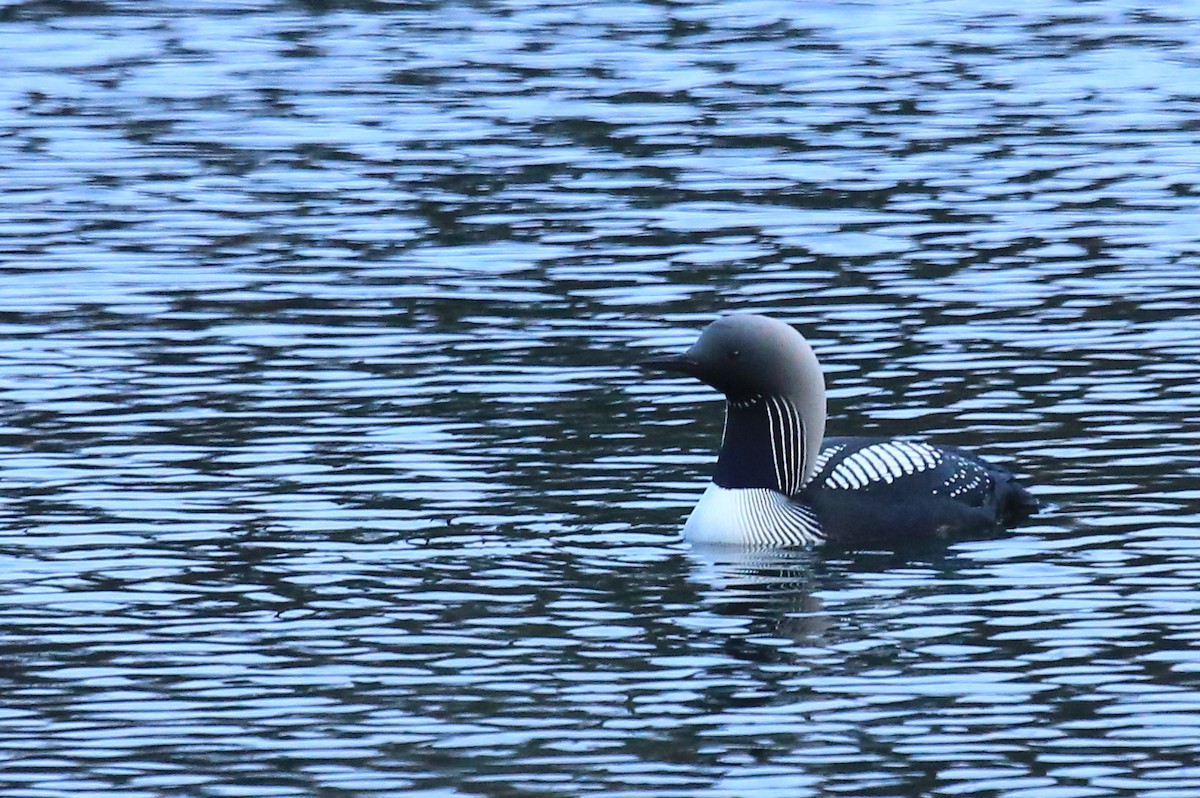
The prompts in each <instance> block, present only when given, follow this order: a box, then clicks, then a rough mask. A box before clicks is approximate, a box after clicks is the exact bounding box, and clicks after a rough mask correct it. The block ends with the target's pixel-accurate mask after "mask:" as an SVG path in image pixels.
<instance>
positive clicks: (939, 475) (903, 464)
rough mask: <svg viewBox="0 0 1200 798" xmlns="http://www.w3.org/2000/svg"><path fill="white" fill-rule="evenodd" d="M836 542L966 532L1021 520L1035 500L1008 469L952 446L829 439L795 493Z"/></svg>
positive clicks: (976, 532) (892, 542)
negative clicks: (808, 475) (801, 486)
mask: <svg viewBox="0 0 1200 798" xmlns="http://www.w3.org/2000/svg"><path fill="white" fill-rule="evenodd" d="M796 498H797V499H798V500H799V501H800V502H802V503H804V504H806V505H808V506H810V507H812V509H813V510H814V511H815V512H816V514H817V517H818V519H819V520H820V522H821V528H822V530H823V532H824V533H825V535H826V537H827V539H828V540H829V541H830V542H832V543H835V544H838V543H841V544H846V545H860V544H872V543H879V544H887V545H889V546H894V545H896V544H903V543H905V542H907V541H910V540H911V541H913V542H917V541H920V540H928V539H930V538H970V537H977V536H980V535H985V534H988V533H991V532H994V531H996V530H997V529H998V528H1002V527H1006V526H1010V525H1012V524H1015V523H1018V522H1019V521H1021V520H1023V519H1024V518H1026V517H1028V516H1029V515H1031V514H1032V513H1034V512H1036V511H1037V500H1036V499H1035V498H1034V497H1033V496H1032V495H1031V494H1030V493H1029V491H1027V490H1026V489H1025V488H1024V487H1022V486H1021V485H1020V484H1019V483H1017V481H1016V479H1015V478H1014V477H1013V475H1012V474H1011V473H1009V472H1008V471H1007V470H1005V469H1003V468H1000V467H999V466H995V465H992V464H991V463H988V462H986V461H984V460H981V459H979V458H978V457H975V456H974V455H971V454H968V453H967V452H963V451H960V450H958V449H953V448H949V447H937V446H931V445H929V444H927V443H918V442H915V441H898V440H890V439H887V438H857V437H855V438H828V439H826V440H825V441H824V443H823V445H822V448H821V455H820V457H819V458H818V460H817V469H816V472H815V474H814V476H813V478H812V479H811V480H810V481H809V482H808V484H807V485H806V486H805V487H804V489H803V490H802V491H801V492H800V494H799V496H797V497H796Z"/></svg>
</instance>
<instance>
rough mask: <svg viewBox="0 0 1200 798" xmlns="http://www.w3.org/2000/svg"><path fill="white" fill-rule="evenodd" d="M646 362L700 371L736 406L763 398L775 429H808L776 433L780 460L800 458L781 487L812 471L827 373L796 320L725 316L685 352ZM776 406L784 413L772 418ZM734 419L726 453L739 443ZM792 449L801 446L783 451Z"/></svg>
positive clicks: (801, 479) (821, 427)
mask: <svg viewBox="0 0 1200 798" xmlns="http://www.w3.org/2000/svg"><path fill="white" fill-rule="evenodd" d="M642 365H644V366H647V367H650V368H658V369H664V370H667V371H677V372H681V373H683V374H688V375H690V376H692V377H695V378H696V379H699V380H701V381H702V382H704V383H707V384H708V385H711V386H712V387H714V388H716V389H717V390H718V391H720V392H721V393H723V394H725V397H726V399H728V400H729V404H730V407H731V408H744V407H754V406H755V405H756V404H757V403H759V402H760V401H761V402H762V404H763V406H764V408H765V411H764V412H766V413H767V414H768V416H769V417H768V422H770V424H769V428H770V429H775V428H776V427H780V428H782V427H785V426H787V425H789V424H791V425H793V426H794V425H796V424H798V425H799V426H800V427H801V429H800V430H798V431H799V432H801V433H802V434H800V435H795V436H791V437H790V438H789V439H788V440H782V439H778V440H776V439H773V440H772V447H771V448H772V450H773V457H774V458H775V460H776V462H780V461H781V459H783V458H786V459H788V460H790V461H791V462H794V463H796V465H795V466H793V467H791V468H789V469H788V471H789V473H792V474H793V477H792V478H791V479H789V480H786V482H787V483H791V484H790V485H789V484H784V485H781V486H780V487H781V489H785V491H784V492H789V490H788V489H795V488H798V484H796V477H798V481H799V484H802V483H803V482H804V481H805V480H807V479H808V477H809V476H811V474H812V467H813V464H814V463H815V461H816V457H817V453H818V452H819V451H820V449H821V439H822V437H823V436H824V434H825V380H824V378H823V377H822V376H821V366H820V364H819V363H818V362H817V356H816V355H814V354H813V351H812V347H810V346H809V345H808V341H806V340H804V336H803V335H801V334H800V333H799V332H797V331H796V329H795V328H794V327H792V326H791V325H790V324H787V323H785V322H782V321H779V320H778V319H772V318H768V317H766V316H754V315H749V314H737V315H733V316H725V317H723V318H721V319H718V320H717V321H714V322H713V323H712V324H710V325H708V327H706V328H705V330H704V332H703V333H701V334H700V338H699V340H697V341H696V343H695V344H693V345H692V347H691V348H690V349H688V351H687V352H685V353H684V354H682V355H678V356H674V357H665V358H659V359H656V360H651V361H647V362H646V363H643V364H642ZM772 408H774V409H772ZM772 413H773V414H775V415H776V416H778V418H776V419H772V418H770V415H771V414H772ZM732 418H733V416H732V415H731V414H728V413H727V416H726V419H727V423H726V435H725V440H724V441H723V443H722V457H723V458H724V456H725V454H726V451H725V450H726V449H727V448H728V447H729V446H731V445H735V444H736V440H735V438H734V436H733V431H732V430H731V429H730V428H729V421H730V420H732ZM774 437H775V436H774V435H773V438H774ZM793 439H794V440H793ZM789 448H790V449H798V451H785V450H786V449H789ZM783 481H784V480H781V482H783Z"/></svg>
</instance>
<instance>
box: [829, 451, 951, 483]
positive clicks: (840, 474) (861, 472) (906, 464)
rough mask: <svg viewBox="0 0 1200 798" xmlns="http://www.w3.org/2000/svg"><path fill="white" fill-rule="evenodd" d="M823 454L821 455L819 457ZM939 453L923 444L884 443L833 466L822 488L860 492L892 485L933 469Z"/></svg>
mask: <svg viewBox="0 0 1200 798" xmlns="http://www.w3.org/2000/svg"><path fill="white" fill-rule="evenodd" d="M824 454H825V453H824V452H822V455H824ZM943 457H944V455H943V452H942V451H941V450H940V449H938V448H936V447H933V446H930V445H929V444H927V443H919V442H915V441H885V442H882V443H873V444H871V445H870V446H865V447H863V448H862V449H859V450H858V451H857V452H854V453H853V454H851V455H849V456H848V457H846V459H844V460H842V461H841V462H840V463H837V464H836V465H835V466H834V467H833V469H832V470H831V471H830V472H829V474H828V475H826V476H825V479H824V482H823V483H822V484H823V486H824V487H826V488H831V489H836V490H860V489H862V488H865V487H866V486H867V485H870V484H871V483H873V482H886V483H889V484H890V483H892V482H894V481H896V480H897V479H900V478H901V477H903V476H906V475H908V474H916V473H919V472H921V471H928V470H929V469H931V468H937V467H938V466H939V465H941V463H942V461H943Z"/></svg>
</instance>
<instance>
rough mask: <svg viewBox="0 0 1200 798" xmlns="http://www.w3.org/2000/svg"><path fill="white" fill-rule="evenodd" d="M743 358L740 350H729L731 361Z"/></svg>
mask: <svg viewBox="0 0 1200 798" xmlns="http://www.w3.org/2000/svg"><path fill="white" fill-rule="evenodd" d="M741 356H742V353H741V352H740V351H739V350H737V349H730V350H729V359H730V360H737V359H738V358H739V357H741Z"/></svg>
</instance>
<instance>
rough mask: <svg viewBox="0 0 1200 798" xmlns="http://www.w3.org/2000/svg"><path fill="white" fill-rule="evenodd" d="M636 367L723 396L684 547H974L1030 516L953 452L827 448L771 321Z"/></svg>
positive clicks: (791, 336) (810, 391) (996, 477)
mask: <svg viewBox="0 0 1200 798" xmlns="http://www.w3.org/2000/svg"><path fill="white" fill-rule="evenodd" d="M639 365H641V366H642V367H643V368H649V369H655V370H660V371H669V372H679V373H683V374H687V375H689V376H691V377H695V378H697V379H699V380H701V381H702V382H704V383H706V384H708V385H710V386H712V387H713V388H716V389H717V390H718V391H720V392H721V393H723V394H725V400H726V401H725V429H724V433H723V435H722V440H721V450H720V454H719V455H718V457H717V467H716V471H715V473H714V474H713V479H712V482H711V483H710V484H709V486H708V488H707V490H705V492H704V495H703V496H701V498H700V501H699V503H698V504H697V505H696V507H695V509H693V510H692V513H691V515H690V516H689V517H688V520H687V523H686V524H685V525H684V529H683V535H684V538H686V539H687V540H689V541H691V542H693V543H717V544H734V545H742V546H765V547H787V546H810V545H814V544H820V543H825V542H829V543H833V544H835V545H842V546H858V545H879V544H884V545H900V544H906V543H919V542H921V541H928V540H932V539H949V538H968V537H978V536H980V535H981V534H985V533H988V532H992V531H995V530H998V529H1000V528H1004V527H1008V526H1012V525H1015V524H1017V523H1019V522H1021V521H1022V520H1024V519H1025V518H1026V517H1028V516H1029V515H1032V514H1033V513H1035V512H1037V509H1038V503H1037V500H1036V499H1035V498H1034V497H1033V495H1032V494H1030V493H1029V491H1028V490H1027V489H1026V488H1024V487H1023V486H1022V485H1020V484H1019V483H1018V482H1017V481H1016V479H1015V477H1014V476H1013V475H1012V474H1011V473H1010V472H1008V471H1007V470H1005V469H1003V468H1000V467H999V466H995V465H992V464H990V463H988V462H985V461H984V460H981V459H980V458H978V457H975V456H974V455H972V454H969V453H967V452H964V451H961V450H959V449H954V448H951V447H940V446H932V445H930V444H928V443H921V442H917V441H909V440H902V439H892V438H872V437H832V438H826V437H825V380H824V378H823V377H822V376H821V367H820V364H819V363H818V362H817V357H816V355H815V354H813V350H812V347H811V346H809V344H808V341H806V340H805V339H804V336H802V335H801V334H800V333H799V332H798V331H797V330H796V329H795V328H794V327H792V326H791V325H790V324H787V323H785V322H782V321H779V320H778V319H773V318H768V317H766V316H756V315H749V314H736V315H731V316H725V317H723V318H720V319H718V320H717V321H715V322H713V323H712V324H710V325H709V326H708V327H707V328H705V330H704V331H703V332H702V333H701V335H700V338H699V340H697V341H696V343H695V344H694V345H693V346H692V347H691V349H689V350H688V351H687V352H685V353H684V354H682V355H678V356H668V357H661V358H655V359H653V360H648V361H644V362H642V363H641V364H639Z"/></svg>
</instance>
